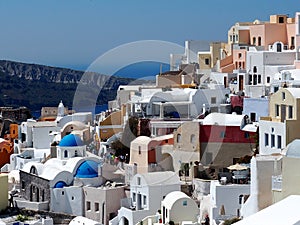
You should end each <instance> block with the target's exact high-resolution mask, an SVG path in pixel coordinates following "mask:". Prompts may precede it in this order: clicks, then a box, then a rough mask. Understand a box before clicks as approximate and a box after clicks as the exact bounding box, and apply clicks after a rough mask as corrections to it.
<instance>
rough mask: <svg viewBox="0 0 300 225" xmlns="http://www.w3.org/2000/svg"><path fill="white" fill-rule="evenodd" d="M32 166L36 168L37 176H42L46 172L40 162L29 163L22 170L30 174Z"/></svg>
mask: <svg viewBox="0 0 300 225" xmlns="http://www.w3.org/2000/svg"><path fill="white" fill-rule="evenodd" d="M32 166H34V167H35V168H36V170H37V174H41V173H42V172H43V170H44V164H41V163H39V162H28V163H26V164H25V165H24V167H23V169H22V170H23V171H24V172H26V173H30V169H31V167H32Z"/></svg>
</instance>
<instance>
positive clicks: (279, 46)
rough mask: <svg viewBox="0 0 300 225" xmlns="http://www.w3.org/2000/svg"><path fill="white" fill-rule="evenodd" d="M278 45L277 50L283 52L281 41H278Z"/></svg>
mask: <svg viewBox="0 0 300 225" xmlns="http://www.w3.org/2000/svg"><path fill="white" fill-rule="evenodd" d="M276 46H277V52H281V51H282V46H281V43H277V44H276Z"/></svg>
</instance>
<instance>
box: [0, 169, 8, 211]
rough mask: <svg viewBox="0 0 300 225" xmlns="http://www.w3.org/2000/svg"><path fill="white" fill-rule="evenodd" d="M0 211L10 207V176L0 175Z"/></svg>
mask: <svg viewBox="0 0 300 225" xmlns="http://www.w3.org/2000/svg"><path fill="white" fill-rule="evenodd" d="M0 187H1V191H0V210H3V209H6V207H7V206H8V176H7V174H0Z"/></svg>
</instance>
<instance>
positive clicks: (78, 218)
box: [69, 216, 100, 225]
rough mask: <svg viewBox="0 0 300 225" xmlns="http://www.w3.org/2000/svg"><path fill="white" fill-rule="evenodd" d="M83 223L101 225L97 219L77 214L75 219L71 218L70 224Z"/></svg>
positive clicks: (81, 224)
mask: <svg viewBox="0 0 300 225" xmlns="http://www.w3.org/2000/svg"><path fill="white" fill-rule="evenodd" d="M83 224H89V225H100V223H98V222H97V221H94V220H91V219H88V218H86V217H83V216H76V217H75V218H74V219H72V220H71V222H70V223H69V225H83Z"/></svg>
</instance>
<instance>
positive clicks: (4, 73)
mask: <svg viewBox="0 0 300 225" xmlns="http://www.w3.org/2000/svg"><path fill="white" fill-rule="evenodd" d="M83 74H84V72H83V71H77V70H72V69H66V68H57V67H50V66H44V65H37V64H27V63H20V62H13V61H7V60H0V106H12V107H18V106H26V107H28V108H29V109H31V110H40V109H41V107H43V106H57V105H58V103H59V101H60V100H62V101H63V102H64V104H65V106H68V107H72V104H73V98H74V94H75V91H76V88H77V86H78V84H80V86H81V88H82V89H84V90H85V92H88V96H89V99H91V98H94V97H93V96H95V95H98V92H99V91H100V90H101V92H100V94H99V96H98V98H97V104H106V103H107V101H109V100H113V99H114V98H115V96H116V91H117V88H118V87H119V85H126V84H129V83H131V82H133V81H134V79H130V78H120V77H115V76H107V75H103V74H99V73H93V72H89V73H88V75H87V76H84V79H82V76H83ZM85 103H87V100H85Z"/></svg>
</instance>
